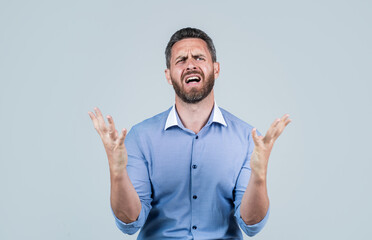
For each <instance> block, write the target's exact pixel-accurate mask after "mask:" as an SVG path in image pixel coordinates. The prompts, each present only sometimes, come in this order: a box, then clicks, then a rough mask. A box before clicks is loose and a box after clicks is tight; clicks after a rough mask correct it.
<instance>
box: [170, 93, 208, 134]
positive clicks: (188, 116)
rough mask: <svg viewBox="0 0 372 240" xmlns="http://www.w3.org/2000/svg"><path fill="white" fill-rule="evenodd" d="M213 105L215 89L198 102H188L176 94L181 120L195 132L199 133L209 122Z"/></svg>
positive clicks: (177, 108)
mask: <svg viewBox="0 0 372 240" xmlns="http://www.w3.org/2000/svg"><path fill="white" fill-rule="evenodd" d="M213 105H214V93H213V89H212V91H211V93H210V94H209V95H208V96H207V97H206V98H204V99H203V100H201V101H200V102H197V103H186V102H184V101H182V100H181V99H180V98H179V97H178V96H177V95H176V110H177V113H178V115H179V117H180V119H181V122H182V124H183V125H184V126H185V127H186V128H188V129H190V130H192V131H193V132H195V134H197V133H199V131H200V130H201V129H202V128H203V127H204V126H205V124H206V123H207V122H208V119H209V116H210V115H211V113H212V109H213Z"/></svg>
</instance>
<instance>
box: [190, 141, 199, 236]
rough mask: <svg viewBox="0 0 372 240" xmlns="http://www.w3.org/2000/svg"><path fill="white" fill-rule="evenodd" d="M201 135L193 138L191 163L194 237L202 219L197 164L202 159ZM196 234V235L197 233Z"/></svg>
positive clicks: (192, 226) (192, 227)
mask: <svg viewBox="0 0 372 240" xmlns="http://www.w3.org/2000/svg"><path fill="white" fill-rule="evenodd" d="M199 141H200V137H199V136H198V135H196V136H194V139H193V150H192V165H191V184H192V185H191V196H192V199H191V212H192V217H191V229H192V231H193V232H194V233H193V235H194V238H195V237H196V236H197V229H198V225H199V221H200V219H199V218H198V216H199V214H198V213H199V212H200V207H199V206H200V204H199V202H200V201H198V200H199V199H198V196H197V194H198V192H199V186H198V185H199V182H200V179H198V176H199V171H197V169H198V165H197V164H196V163H197V162H199V161H200V159H199V156H200V150H199V149H200V144H199ZM195 234H196V235H195Z"/></svg>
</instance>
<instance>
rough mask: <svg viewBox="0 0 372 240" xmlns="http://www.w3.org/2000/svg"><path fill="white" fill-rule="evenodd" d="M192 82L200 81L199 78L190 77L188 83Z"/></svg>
mask: <svg viewBox="0 0 372 240" xmlns="http://www.w3.org/2000/svg"><path fill="white" fill-rule="evenodd" d="M191 80H196V81H199V80H200V79H199V78H198V77H189V78H188V79H187V80H186V82H187V83H188V82H190V81H191Z"/></svg>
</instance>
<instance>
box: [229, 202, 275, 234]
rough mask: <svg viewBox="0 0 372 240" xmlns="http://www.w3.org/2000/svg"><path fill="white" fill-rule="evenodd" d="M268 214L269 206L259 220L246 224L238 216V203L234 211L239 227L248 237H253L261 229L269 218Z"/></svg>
mask: <svg viewBox="0 0 372 240" xmlns="http://www.w3.org/2000/svg"><path fill="white" fill-rule="evenodd" d="M269 215H270V206H269V208H268V209H267V212H266V216H265V217H264V218H263V219H262V220H261V221H260V222H258V223H256V224H253V225H247V224H246V223H245V222H244V221H243V219H242V218H241V216H240V205H239V207H238V208H237V210H236V212H235V217H236V219H237V220H238V223H239V226H240V228H241V229H242V230H243V231H244V232H245V234H247V235H248V236H250V237H253V236H254V235H256V234H257V233H259V232H260V231H261V230H262V228H263V227H264V226H265V224H266V222H267V219H268V218H269Z"/></svg>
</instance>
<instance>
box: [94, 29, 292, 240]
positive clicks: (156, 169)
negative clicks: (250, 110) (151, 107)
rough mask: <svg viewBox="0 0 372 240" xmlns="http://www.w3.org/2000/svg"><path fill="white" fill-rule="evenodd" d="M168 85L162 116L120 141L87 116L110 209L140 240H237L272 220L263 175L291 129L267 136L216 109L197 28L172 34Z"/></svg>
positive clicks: (211, 61)
mask: <svg viewBox="0 0 372 240" xmlns="http://www.w3.org/2000/svg"><path fill="white" fill-rule="evenodd" d="M165 55H166V66H167V69H166V70H165V77H166V79H167V81H168V83H169V84H170V85H172V86H173V88H174V90H175V103H174V105H173V106H172V107H170V108H169V109H167V110H166V111H164V112H162V113H159V114H157V115H156V116H154V117H152V118H149V119H146V120H144V121H143V122H141V123H139V124H136V125H135V126H133V127H132V129H131V130H130V132H129V133H128V134H126V133H127V131H126V129H122V131H121V132H120V134H119V133H118V131H117V130H116V128H115V124H114V121H113V119H112V117H111V116H110V115H108V116H107V120H108V125H106V123H105V120H104V118H103V115H102V113H101V111H100V110H99V109H98V108H95V114H93V113H92V112H89V116H90V117H91V119H92V121H93V124H94V127H95V129H96V130H97V132H98V133H99V135H100V137H101V139H102V141H103V144H104V147H105V150H106V153H107V157H108V161H109V168H110V180H111V198H110V199H111V208H112V212H113V215H114V218H115V222H116V225H117V227H118V228H119V229H120V230H121V231H122V232H124V233H126V234H134V233H135V232H137V231H138V230H139V229H141V231H140V233H139V235H138V239H243V236H242V233H241V230H240V229H239V226H240V228H241V229H242V230H243V232H244V233H245V234H247V235H248V236H254V235H255V234H257V233H258V232H259V231H260V230H261V229H262V228H263V227H264V225H265V223H266V221H267V219H268V215H269V198H268V194H267V184H266V182H267V181H266V175H267V165H268V160H269V156H270V152H271V150H272V147H273V145H274V142H275V141H276V139H277V138H278V137H279V135H280V134H281V133H282V132H283V130H284V128H285V127H286V126H287V125H288V124H289V122H290V121H291V120H290V119H289V115H288V114H285V115H284V116H283V117H282V118H280V119H279V118H278V119H276V120H275V121H274V122H273V124H272V125H271V126H270V128H269V130H268V131H267V133H266V135H265V136H262V135H261V134H260V133H259V132H258V131H256V129H255V128H253V127H252V126H251V125H249V124H248V123H246V122H244V121H242V120H240V119H239V118H237V117H236V116H234V115H233V114H231V113H229V112H228V111H226V110H225V109H223V108H220V107H218V106H217V104H216V102H215V99H214V91H213V86H214V81H215V79H217V78H218V75H219V73H220V65H219V63H218V62H217V58H216V50H215V47H214V45H213V42H212V39H211V38H210V37H209V36H208V35H207V34H206V33H205V32H203V31H201V30H199V29H195V28H184V29H180V30H179V31H177V32H176V33H174V34H173V36H172V37H171V39H170V41H169V42H168V45H167V47H166V51H165Z"/></svg>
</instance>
